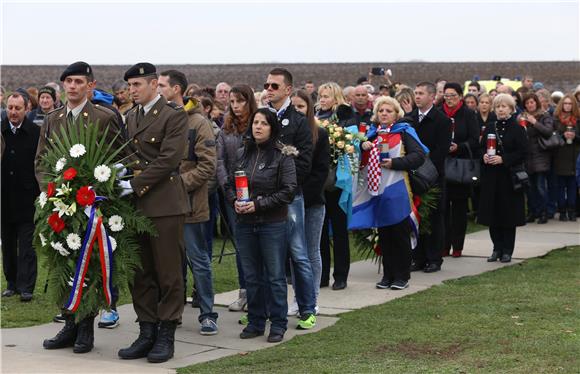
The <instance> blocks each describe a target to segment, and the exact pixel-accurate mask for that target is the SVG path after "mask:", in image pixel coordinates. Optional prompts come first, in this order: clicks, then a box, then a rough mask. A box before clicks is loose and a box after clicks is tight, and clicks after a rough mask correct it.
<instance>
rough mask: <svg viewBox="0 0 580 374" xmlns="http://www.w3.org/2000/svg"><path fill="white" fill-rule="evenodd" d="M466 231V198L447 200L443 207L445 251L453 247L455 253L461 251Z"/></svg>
mask: <svg viewBox="0 0 580 374" xmlns="http://www.w3.org/2000/svg"><path fill="white" fill-rule="evenodd" d="M465 231H467V198H464V199H447V201H446V206H445V247H444V248H443V249H444V250H445V251H447V252H449V250H450V249H451V248H452V247H453V250H455V251H462V250H463V243H464V242H465Z"/></svg>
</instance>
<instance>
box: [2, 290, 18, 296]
mask: <svg viewBox="0 0 580 374" xmlns="http://www.w3.org/2000/svg"><path fill="white" fill-rule="evenodd" d="M14 295H16V291H14V290H11V289H10V288H8V289H6V290H4V292H2V297H10V296H14Z"/></svg>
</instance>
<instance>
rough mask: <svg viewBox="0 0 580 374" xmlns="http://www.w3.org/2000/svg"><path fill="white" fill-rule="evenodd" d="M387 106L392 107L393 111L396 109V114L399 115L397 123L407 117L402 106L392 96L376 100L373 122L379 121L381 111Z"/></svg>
mask: <svg viewBox="0 0 580 374" xmlns="http://www.w3.org/2000/svg"><path fill="white" fill-rule="evenodd" d="M385 104H388V105H390V106H392V107H393V109H395V113H397V119H396V120H395V121H397V120H399V119H400V118H402V117H403V116H404V115H405V112H403V109H402V108H401V104H399V102H398V101H397V100H395V99H393V98H392V97H390V96H381V97H379V98H378V99H376V100H375V105H374V106H373V118H371V121H373V122H378V121H379V109H380V108H381V106H383V105H385Z"/></svg>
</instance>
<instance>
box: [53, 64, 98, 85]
mask: <svg viewBox="0 0 580 374" xmlns="http://www.w3.org/2000/svg"><path fill="white" fill-rule="evenodd" d="M69 75H84V76H87V77H92V76H93V68H91V65H89V64H87V63H86V62H83V61H77V62H74V63H72V64H70V65H69V66H68V67H67V68H66V69H64V71H63V72H62V75H61V76H60V81H61V82H64V80H65V79H66V77H68V76H69Z"/></svg>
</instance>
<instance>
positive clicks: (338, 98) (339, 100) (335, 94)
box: [316, 82, 349, 112]
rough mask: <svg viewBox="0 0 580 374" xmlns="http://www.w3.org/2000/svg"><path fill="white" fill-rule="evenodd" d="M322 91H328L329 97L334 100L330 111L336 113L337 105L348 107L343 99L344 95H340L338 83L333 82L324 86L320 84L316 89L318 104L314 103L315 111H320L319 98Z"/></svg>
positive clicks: (340, 90) (340, 89)
mask: <svg viewBox="0 0 580 374" xmlns="http://www.w3.org/2000/svg"><path fill="white" fill-rule="evenodd" d="M324 90H328V92H329V93H330V97H332V98H333V99H334V105H333V106H332V111H333V112H334V111H336V108H337V107H338V106H339V105H349V104H348V103H347V101H346V99H345V98H344V95H343V93H342V88H340V86H339V85H338V83H335V82H327V83H324V84H321V85H320V86H319V87H318V102H317V103H316V110H320V96H321V95H322V91H324Z"/></svg>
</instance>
